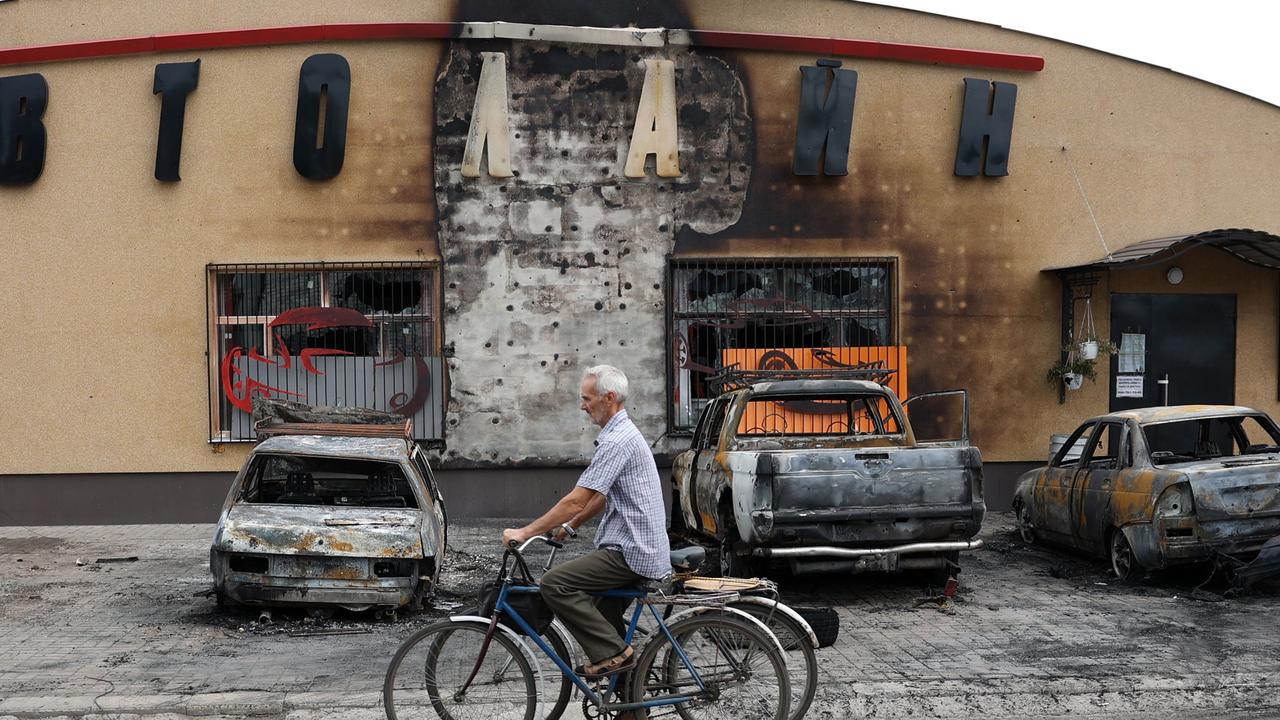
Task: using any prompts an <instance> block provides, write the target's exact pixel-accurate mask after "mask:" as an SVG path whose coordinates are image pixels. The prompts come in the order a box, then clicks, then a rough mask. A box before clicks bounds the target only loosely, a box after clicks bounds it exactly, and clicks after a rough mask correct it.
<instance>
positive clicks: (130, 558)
mask: <svg viewBox="0 0 1280 720" xmlns="http://www.w3.org/2000/svg"><path fill="white" fill-rule="evenodd" d="M137 561H138V556H137V555H129V556H128V557H100V558H98V559H97V560H94V562H96V563H122V562H137ZM76 564H77V565H78V564H80V561H79V560H77V561H76Z"/></svg>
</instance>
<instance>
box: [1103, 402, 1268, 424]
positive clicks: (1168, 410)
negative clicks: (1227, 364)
mask: <svg viewBox="0 0 1280 720" xmlns="http://www.w3.org/2000/svg"><path fill="white" fill-rule="evenodd" d="M1260 414H1262V413H1261V412H1260V411H1258V410H1254V409H1253V408H1248V407H1244V406H1243V405H1169V406H1158V407H1145V408H1134V409H1132V410H1120V411H1118V412H1113V413H1108V414H1106V415H1099V416H1098V417H1096V418H1092V420H1134V421H1136V422H1137V423H1138V424H1139V425H1147V424H1153V423H1162V422H1173V421H1176V420H1196V419H1199V418H1210V417H1222V416H1224V415H1260Z"/></svg>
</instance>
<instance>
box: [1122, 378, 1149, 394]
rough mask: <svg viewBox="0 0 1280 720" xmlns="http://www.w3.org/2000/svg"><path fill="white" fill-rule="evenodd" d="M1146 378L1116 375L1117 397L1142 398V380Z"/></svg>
mask: <svg viewBox="0 0 1280 720" xmlns="http://www.w3.org/2000/svg"><path fill="white" fill-rule="evenodd" d="M1144 377H1145V376H1144V375H1116V397H1118V398H1122V397H1131V398H1140V397H1142V396H1143V392H1142V379H1143V378H1144Z"/></svg>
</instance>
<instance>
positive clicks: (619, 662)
mask: <svg viewBox="0 0 1280 720" xmlns="http://www.w3.org/2000/svg"><path fill="white" fill-rule="evenodd" d="M635 666H636V652H635V650H633V649H632V648H631V646H630V645H628V646H627V647H626V649H624V650H623V651H622V652H620V653H618V654H617V655H614V656H613V657H611V658H609V659H607V660H601V661H600V662H598V663H594V664H591V665H585V666H584V665H579V666H578V667H576V668H574V672H576V673H578V674H579V675H581V676H582V677H584V678H587V679H591V680H595V679H598V678H604V677H609V676H610V675H616V674H618V673H621V672H628V671H630V670H632V669H634V668H635Z"/></svg>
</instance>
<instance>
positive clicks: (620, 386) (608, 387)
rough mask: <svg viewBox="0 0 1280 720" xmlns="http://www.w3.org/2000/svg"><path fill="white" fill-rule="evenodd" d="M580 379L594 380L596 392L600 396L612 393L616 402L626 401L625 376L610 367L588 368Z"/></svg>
mask: <svg viewBox="0 0 1280 720" xmlns="http://www.w3.org/2000/svg"><path fill="white" fill-rule="evenodd" d="M582 377H583V379H586V378H589V377H593V378H595V379H596V392H597V393H599V394H601V395H604V394H605V393H613V394H614V396H615V397H617V398H618V402H622V401H623V400H626V399H627V376H626V375H624V374H623V373H622V371H621V370H619V369H618V368H616V367H614V366H612V365H596V366H595V367H593V368H589V369H588V370H587V372H586V373H584V374H583V376H582Z"/></svg>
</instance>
